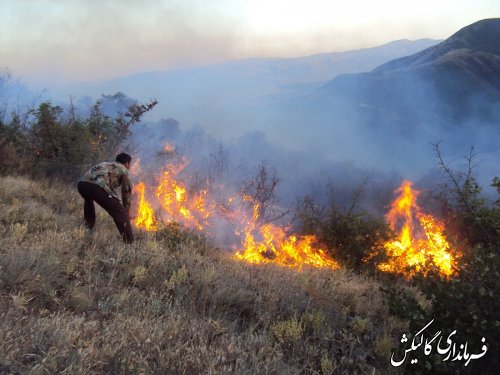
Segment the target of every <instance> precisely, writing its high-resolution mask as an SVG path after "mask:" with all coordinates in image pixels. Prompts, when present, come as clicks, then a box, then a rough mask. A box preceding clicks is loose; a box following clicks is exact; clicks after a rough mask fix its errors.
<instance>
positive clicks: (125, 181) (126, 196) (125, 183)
mask: <svg viewBox="0 0 500 375" xmlns="http://www.w3.org/2000/svg"><path fill="white" fill-rule="evenodd" d="M122 201H123V205H124V206H125V208H126V209H127V211H129V210H130V203H131V201H132V183H131V182H130V177H129V174H128V171H127V173H125V174H124V175H123V178H122Z"/></svg>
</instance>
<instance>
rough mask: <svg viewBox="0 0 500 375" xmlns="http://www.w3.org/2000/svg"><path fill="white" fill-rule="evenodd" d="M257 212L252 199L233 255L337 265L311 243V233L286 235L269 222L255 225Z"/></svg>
mask: <svg viewBox="0 0 500 375" xmlns="http://www.w3.org/2000/svg"><path fill="white" fill-rule="evenodd" d="M243 200H244V201H246V202H252V199H251V198H250V197H248V196H244V197H243ZM259 212H260V205H259V204H258V203H253V208H252V216H251V219H250V220H249V221H247V223H246V225H245V228H244V229H243V231H242V233H243V234H244V239H243V241H242V248H241V249H240V250H238V251H237V252H236V254H235V255H234V257H235V258H236V259H240V260H244V261H246V262H249V263H254V264H261V263H275V264H278V265H280V266H284V267H290V268H296V269H298V270H301V269H302V267H303V266H305V265H308V266H313V267H316V268H332V269H336V268H338V267H339V266H338V264H337V263H336V262H335V261H334V260H333V259H332V258H331V257H330V256H328V254H327V253H326V251H325V250H323V249H321V248H319V247H316V246H315V244H316V242H317V240H316V237H315V236H312V235H308V236H297V235H289V234H287V231H286V230H285V229H283V228H281V227H278V226H276V225H273V224H271V223H267V224H262V225H259Z"/></svg>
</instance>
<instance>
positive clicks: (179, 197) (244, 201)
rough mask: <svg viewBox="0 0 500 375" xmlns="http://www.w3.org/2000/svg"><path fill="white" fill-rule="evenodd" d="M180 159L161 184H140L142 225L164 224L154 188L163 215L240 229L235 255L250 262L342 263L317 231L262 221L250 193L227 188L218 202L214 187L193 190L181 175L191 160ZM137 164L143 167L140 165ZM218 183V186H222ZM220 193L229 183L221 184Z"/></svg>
mask: <svg viewBox="0 0 500 375" xmlns="http://www.w3.org/2000/svg"><path fill="white" fill-rule="evenodd" d="M177 162H178V164H169V165H167V166H166V167H165V168H164V170H163V172H162V173H161V174H160V176H159V177H158V178H157V183H156V186H152V187H151V188H149V189H146V186H145V184H144V183H140V184H139V185H138V186H137V187H136V189H135V190H136V192H137V193H138V194H139V202H138V210H137V211H138V214H137V219H136V226H137V227H138V228H141V229H145V230H147V231H154V230H158V223H157V221H156V219H155V216H154V211H153V208H152V205H151V204H150V203H149V202H148V201H147V200H146V197H145V195H146V190H148V191H154V194H152V195H151V196H150V198H151V199H152V200H154V203H155V207H161V212H158V216H159V219H161V220H162V221H165V222H171V221H176V222H178V223H181V224H182V225H184V226H186V227H188V228H196V229H198V230H200V231H202V230H203V231H206V232H208V233H210V231H211V230H212V229H214V228H215V227H217V225H219V227H220V224H221V220H222V222H223V223H226V224H227V226H228V227H230V228H233V229H234V233H235V235H236V236H237V237H239V238H241V245H240V246H241V250H240V251H237V252H236V254H235V255H234V257H235V258H236V259H239V260H243V261H247V262H249V263H275V264H278V265H281V266H286V267H291V268H296V269H299V270H300V269H302V267H303V266H305V265H308V266H313V267H318V268H322V267H328V268H332V269H335V268H338V264H337V263H336V262H335V261H334V260H333V259H331V258H330V257H329V256H328V255H327V253H326V251H325V250H323V249H321V248H317V247H315V243H316V242H317V240H316V238H315V237H314V236H296V235H289V234H288V233H287V230H286V229H283V228H280V227H278V226H276V225H273V224H261V223H259V212H260V206H259V204H258V203H255V202H253V199H252V198H251V197H249V196H247V195H242V194H234V195H231V196H229V198H227V194H221V196H225V198H220V199H219V202H222V203H218V202H217V199H216V198H215V197H214V196H211V195H210V194H209V190H208V189H200V190H199V191H198V192H195V193H191V192H190V189H188V187H187V186H186V185H185V184H184V183H182V182H181V181H180V180H179V179H178V178H177V175H178V174H179V173H180V172H181V171H182V170H183V169H184V168H185V167H186V166H187V165H188V164H189V162H188V161H187V159H185V158H182V159H180V160H178V161H177ZM136 170H138V171H140V169H139V167H138V166H137V167H136ZM216 188H217V187H216ZM218 188H219V189H220V192H219V193H223V190H224V187H223V186H222V185H220V186H218Z"/></svg>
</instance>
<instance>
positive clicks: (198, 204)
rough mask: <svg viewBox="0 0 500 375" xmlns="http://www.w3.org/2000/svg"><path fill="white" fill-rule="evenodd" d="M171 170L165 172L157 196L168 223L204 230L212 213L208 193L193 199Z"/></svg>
mask: <svg viewBox="0 0 500 375" xmlns="http://www.w3.org/2000/svg"><path fill="white" fill-rule="evenodd" d="M175 176H176V174H175V173H173V172H172V171H171V170H168V169H167V170H166V171H164V172H163V174H162V176H161V178H160V182H159V185H158V187H157V188H156V196H157V198H158V199H159V201H160V204H161V207H162V208H163V210H164V214H165V215H166V217H167V220H168V221H177V222H180V223H182V224H184V225H186V226H187V227H194V228H196V229H198V230H203V229H204V226H205V225H206V224H207V219H208V218H209V217H210V216H211V213H210V211H209V209H208V207H207V203H206V195H207V194H206V191H202V192H201V193H198V194H194V195H193V197H191V196H190V195H189V194H188V189H187V187H186V186H185V185H183V184H182V183H180V182H178V181H177V180H176V178H175Z"/></svg>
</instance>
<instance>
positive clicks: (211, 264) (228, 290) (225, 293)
mask: <svg viewBox="0 0 500 375" xmlns="http://www.w3.org/2000/svg"><path fill="white" fill-rule="evenodd" d="M0 196H1V197H0V198H1V200H0V205H1V207H0V208H1V210H0V244H1V245H0V249H1V250H0V253H1V256H0V269H1V270H2V272H0V335H1V337H2V340H0V353H1V354H0V372H7V373H17V372H20V373H23V372H28V371H31V372H33V373H62V372H67V373H82V374H90V373H241V374H256V373H287V374H302V373H346V374H351V373H370V374H371V373H387V372H388V371H389V370H390V369H389V366H390V362H389V357H390V350H391V348H392V347H393V346H394V345H395V344H396V341H397V339H398V337H399V335H400V332H402V331H403V330H404V329H406V328H407V325H406V323H403V322H401V321H398V320H395V319H394V318H392V317H390V316H389V315H388V311H387V307H386V306H385V305H384V303H383V299H382V295H381V293H380V291H379V288H378V286H379V285H378V284H377V282H375V281H373V280H370V279H368V278H365V277H363V276H358V275H354V274H352V273H350V272H348V271H346V270H343V269H337V270H335V271H333V270H331V269H328V268H326V269H320V270H317V269H312V268H309V267H304V268H303V271H302V272H300V273H298V272H296V271H294V270H289V269H286V268H281V267H277V266H276V265H274V264H264V265H261V266H259V267H255V266H254V265H251V264H247V263H244V262H236V261H235V260H234V259H233V257H232V255H233V253H232V252H225V251H223V250H220V249H217V248H215V247H214V246H213V245H212V244H211V243H210V241H209V240H207V239H206V238H205V237H204V236H203V235H200V234H198V233H196V232H193V231H189V230H185V229H183V228H182V227H181V226H178V225H174V224H169V225H164V224H162V223H158V230H157V231H155V232H147V231H140V232H139V233H138V240H137V241H136V242H135V243H134V244H132V245H125V244H123V243H122V242H121V240H120V238H119V235H118V233H117V231H116V228H115V227H114V224H113V222H112V220H111V219H110V218H109V217H108V216H107V214H106V213H104V212H102V211H101V210H99V209H98V222H97V225H96V228H95V230H94V232H93V233H88V232H87V231H86V230H85V229H84V228H83V226H82V225H81V224H82V223H81V215H82V213H81V209H82V208H81V205H82V202H81V199H80V197H79V196H78V194H77V192H76V190H73V189H71V188H70V187H68V188H62V189H61V188H60V186H59V185H58V186H57V188H55V187H54V188H52V187H51V186H50V185H48V184H47V183H45V182H43V181H37V182H36V183H35V182H32V181H30V180H27V179H24V178H13V177H5V178H0Z"/></svg>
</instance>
